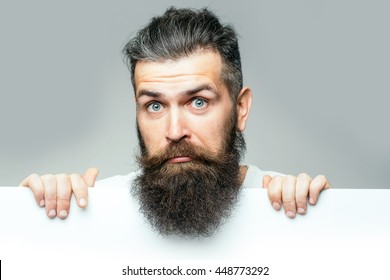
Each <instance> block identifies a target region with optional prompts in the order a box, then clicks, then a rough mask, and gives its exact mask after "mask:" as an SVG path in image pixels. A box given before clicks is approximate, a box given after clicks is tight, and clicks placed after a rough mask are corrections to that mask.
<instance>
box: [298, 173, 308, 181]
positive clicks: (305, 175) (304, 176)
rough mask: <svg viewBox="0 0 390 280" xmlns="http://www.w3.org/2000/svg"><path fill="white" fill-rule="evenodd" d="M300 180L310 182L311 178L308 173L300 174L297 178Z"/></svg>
mask: <svg viewBox="0 0 390 280" xmlns="http://www.w3.org/2000/svg"><path fill="white" fill-rule="evenodd" d="M297 179H298V180H303V181H309V180H310V179H311V177H310V176H309V175H308V174H307V173H300V174H299V175H298V177H297Z"/></svg>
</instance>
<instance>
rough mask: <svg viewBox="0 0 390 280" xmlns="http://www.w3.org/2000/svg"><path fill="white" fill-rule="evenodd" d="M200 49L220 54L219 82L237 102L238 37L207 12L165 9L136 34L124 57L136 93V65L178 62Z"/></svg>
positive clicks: (239, 76) (212, 14)
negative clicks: (148, 62)
mask: <svg viewBox="0 0 390 280" xmlns="http://www.w3.org/2000/svg"><path fill="white" fill-rule="evenodd" d="M202 49H210V50H213V51H217V52H218V53H219V54H220V56H221V58H222V63H223V67H222V68H223V69H222V73H221V78H222V81H223V82H224V83H225V85H226V86H227V88H228V90H229V93H230V96H231V98H232V100H233V101H236V98H237V96H238V93H239V92H240V90H241V88H242V84H243V83H242V70H241V59H240V52H239V49H238V40H237V35H236V32H235V31H234V29H233V27H232V26H230V25H222V24H221V23H220V21H219V19H218V18H217V16H216V15H215V14H214V13H212V12H211V11H209V10H208V9H207V8H204V9H201V10H192V9H176V8H174V7H171V8H169V9H167V10H166V11H165V13H164V14H163V15H162V16H159V17H154V18H152V19H151V21H150V22H149V24H148V25H146V26H145V27H144V28H142V29H141V30H139V31H138V33H137V34H136V36H135V37H134V38H132V39H131V40H130V41H129V42H128V43H127V44H126V46H125V47H124V49H123V54H124V55H125V58H126V63H127V66H128V68H129V70H130V73H131V81H132V83H133V87H134V89H135V81H134V70H135V65H136V63H137V62H138V61H163V60H177V59H180V58H182V57H185V56H188V55H191V54H193V53H195V52H196V51H199V50H202Z"/></svg>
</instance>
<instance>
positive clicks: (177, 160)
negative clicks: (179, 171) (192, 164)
mask: <svg viewBox="0 0 390 280" xmlns="http://www.w3.org/2000/svg"><path fill="white" fill-rule="evenodd" d="M189 161H192V158H191V157H186V156H184V157H174V158H171V159H170V160H168V162H169V163H183V162H189Z"/></svg>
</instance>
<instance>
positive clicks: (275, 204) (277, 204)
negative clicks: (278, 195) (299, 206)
mask: <svg viewBox="0 0 390 280" xmlns="http://www.w3.org/2000/svg"><path fill="white" fill-rule="evenodd" d="M272 207H273V208H274V209H275V210H280V204H279V203H277V202H274V203H272Z"/></svg>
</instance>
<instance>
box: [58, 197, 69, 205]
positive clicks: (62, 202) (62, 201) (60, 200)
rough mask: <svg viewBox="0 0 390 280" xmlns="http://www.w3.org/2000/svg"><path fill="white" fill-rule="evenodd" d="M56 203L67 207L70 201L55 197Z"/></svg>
mask: <svg viewBox="0 0 390 280" xmlns="http://www.w3.org/2000/svg"><path fill="white" fill-rule="evenodd" d="M57 203H59V204H62V205H69V203H70V199H69V198H67V197H57Z"/></svg>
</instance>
